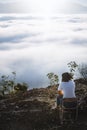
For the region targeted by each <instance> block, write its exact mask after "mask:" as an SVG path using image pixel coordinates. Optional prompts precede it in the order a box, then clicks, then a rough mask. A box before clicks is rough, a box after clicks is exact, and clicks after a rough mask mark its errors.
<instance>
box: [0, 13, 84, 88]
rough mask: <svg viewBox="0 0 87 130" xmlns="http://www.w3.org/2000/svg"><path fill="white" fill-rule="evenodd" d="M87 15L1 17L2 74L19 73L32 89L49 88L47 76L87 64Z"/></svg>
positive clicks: (20, 77) (0, 49)
mask: <svg viewBox="0 0 87 130" xmlns="http://www.w3.org/2000/svg"><path fill="white" fill-rule="evenodd" d="M86 35H87V15H85V14H79V15H76V14H74V15H58V16H57V15H56V16H51V17H49V18H48V17H41V16H33V17H32V15H27V14H26V15H23V14H22V15H20V14H18V15H17V14H0V75H2V74H7V75H8V74H10V73H11V72H13V71H16V73H17V81H19V82H21V81H22V82H26V83H29V86H30V88H34V87H46V86H47V85H49V80H48V79H47V76H46V75H47V73H49V72H54V73H55V74H58V75H61V74H62V73H63V72H65V71H69V69H68V66H67V63H69V62H70V61H76V62H77V64H80V63H83V62H85V63H87V36H86Z"/></svg>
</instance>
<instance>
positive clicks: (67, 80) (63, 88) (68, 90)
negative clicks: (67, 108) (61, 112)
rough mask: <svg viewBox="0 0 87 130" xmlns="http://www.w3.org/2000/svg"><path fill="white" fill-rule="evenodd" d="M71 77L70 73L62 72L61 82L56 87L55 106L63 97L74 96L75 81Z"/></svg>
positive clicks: (59, 103)
mask: <svg viewBox="0 0 87 130" xmlns="http://www.w3.org/2000/svg"><path fill="white" fill-rule="evenodd" d="M72 79H73V78H72V76H71V74H70V73H68V72H65V73H63V74H62V82H61V83H60V85H59V87H58V96H57V106H59V105H61V103H62V100H63V99H67V98H70V99H71V98H76V95H75V82H74V81H72Z"/></svg>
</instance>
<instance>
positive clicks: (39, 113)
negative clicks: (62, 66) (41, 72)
mask: <svg viewBox="0 0 87 130" xmlns="http://www.w3.org/2000/svg"><path fill="white" fill-rule="evenodd" d="M76 95H77V97H78V99H79V114H78V119H77V121H76V122H73V124H72V123H70V122H67V123H66V124H63V125H61V124H60V120H59V111H58V109H56V108H55V103H56V96H57V86H52V87H47V88H38V89H32V90H29V91H27V92H25V93H22V92H20V93H18V94H14V95H6V96H5V97H3V98H2V99H1V100H0V130H63V129H64V130H75V129H76V130H87V85H83V84H77V86H76Z"/></svg>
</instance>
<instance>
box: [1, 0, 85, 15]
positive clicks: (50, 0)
mask: <svg viewBox="0 0 87 130" xmlns="http://www.w3.org/2000/svg"><path fill="white" fill-rule="evenodd" d="M0 12H1V13H34V14H41V15H42V14H43V15H46V14H49V15H51V14H52V13H53V14H54V13H86V12H87V0H0Z"/></svg>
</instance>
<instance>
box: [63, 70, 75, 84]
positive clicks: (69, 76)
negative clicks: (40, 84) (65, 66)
mask: <svg viewBox="0 0 87 130" xmlns="http://www.w3.org/2000/svg"><path fill="white" fill-rule="evenodd" d="M71 79H73V77H72V75H71V74H70V73H68V72H65V73H63V74H62V82H68V81H69V80H71Z"/></svg>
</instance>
